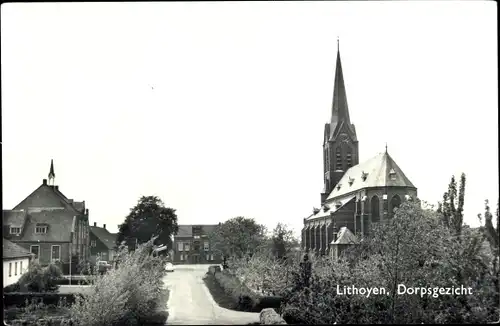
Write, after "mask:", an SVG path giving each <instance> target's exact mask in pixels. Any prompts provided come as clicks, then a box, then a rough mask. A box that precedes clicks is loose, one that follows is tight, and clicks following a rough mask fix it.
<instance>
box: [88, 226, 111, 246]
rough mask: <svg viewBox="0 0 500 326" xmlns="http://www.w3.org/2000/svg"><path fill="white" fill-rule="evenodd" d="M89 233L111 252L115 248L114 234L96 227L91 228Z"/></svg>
mask: <svg viewBox="0 0 500 326" xmlns="http://www.w3.org/2000/svg"><path fill="white" fill-rule="evenodd" d="M90 232H92V233H93V234H94V235H95V236H96V238H97V239H99V240H100V241H101V242H102V243H103V244H104V245H105V246H106V247H107V248H108V249H110V250H112V249H114V248H115V247H116V237H117V234H116V233H110V232H109V231H108V230H106V229H105V228H101V227H98V226H91V227H90Z"/></svg>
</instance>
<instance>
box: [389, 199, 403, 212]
mask: <svg viewBox="0 0 500 326" xmlns="http://www.w3.org/2000/svg"><path fill="white" fill-rule="evenodd" d="M400 205H401V197H399V195H394V196H392V199H391V213H390V214H391V217H394V210H395V209H396V208H398V207H399V206H400Z"/></svg>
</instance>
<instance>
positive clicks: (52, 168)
mask: <svg viewBox="0 0 500 326" xmlns="http://www.w3.org/2000/svg"><path fill="white" fill-rule="evenodd" d="M55 178H56V174H55V173H54V160H53V159H51V160H50V171H49V184H50V180H52V185H53V184H54V179H55Z"/></svg>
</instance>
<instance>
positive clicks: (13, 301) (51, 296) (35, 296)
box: [3, 292, 75, 307]
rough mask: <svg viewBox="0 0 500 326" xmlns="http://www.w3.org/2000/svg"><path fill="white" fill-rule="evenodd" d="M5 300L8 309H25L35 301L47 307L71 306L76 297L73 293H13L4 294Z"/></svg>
mask: <svg viewBox="0 0 500 326" xmlns="http://www.w3.org/2000/svg"><path fill="white" fill-rule="evenodd" d="M3 299H4V305H5V306H6V307H10V306H17V307H25V306H26V305H29V304H31V303H33V301H36V302H41V303H43V304H45V305H58V304H60V303H62V302H65V303H68V304H71V303H73V302H74V301H75V296H74V294H72V293H50V292H48V293H47V292H46V293H41V292H11V293H4V296H3Z"/></svg>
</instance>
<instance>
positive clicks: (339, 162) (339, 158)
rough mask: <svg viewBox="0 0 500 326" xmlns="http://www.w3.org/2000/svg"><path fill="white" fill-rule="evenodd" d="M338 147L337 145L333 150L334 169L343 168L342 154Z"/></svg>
mask: <svg viewBox="0 0 500 326" xmlns="http://www.w3.org/2000/svg"><path fill="white" fill-rule="evenodd" d="M340 150H341V149H340V147H337V149H336V150H335V169H336V170H341V171H342V170H343V168H342V154H341V152H340Z"/></svg>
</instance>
